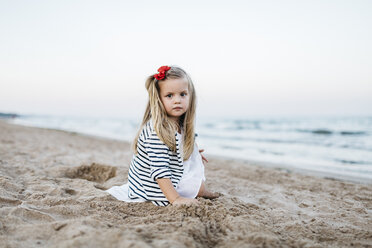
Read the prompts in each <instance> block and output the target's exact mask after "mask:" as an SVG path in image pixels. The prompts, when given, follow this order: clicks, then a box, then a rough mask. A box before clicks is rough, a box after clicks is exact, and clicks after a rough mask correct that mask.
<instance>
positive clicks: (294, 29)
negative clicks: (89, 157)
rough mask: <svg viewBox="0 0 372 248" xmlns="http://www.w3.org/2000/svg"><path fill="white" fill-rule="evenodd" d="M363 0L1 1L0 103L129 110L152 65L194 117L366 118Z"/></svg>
mask: <svg viewBox="0 0 372 248" xmlns="http://www.w3.org/2000/svg"><path fill="white" fill-rule="evenodd" d="M371 13H372V1H369V0H366V1H361V0H350V1H344V0H338V1H337V0H335V1H327V0H323V1H318V0H314V1H295V0H294V1H267V0H263V1H248V0H247V1H236V0H230V1H218V0H214V1H209V0H207V1H194V0H189V1H175V0H173V1H143V0H142V1H141V0H139V1H110V0H106V1H51V0H48V1H38V0H35V1H21V0H20V1H11V0H9V1H2V0H0V31H1V32H0V44H1V45H0V112H16V113H19V114H43V115H44V114H45V115H72V116H104V117H129V116H131V117H136V116H142V115H143V112H144V109H145V105H146V103H147V92H146V90H145V86H144V85H145V80H146V78H147V77H148V76H149V75H152V74H154V73H156V71H157V69H158V68H159V67H160V66H162V65H178V66H180V67H182V68H183V69H185V70H186V71H187V72H188V73H189V74H190V76H191V78H192V79H193V82H194V85H195V88H196V93H197V98H198V105H197V114H198V115H199V116H204V117H209V116H210V117H216V116H226V117H241V118H249V117H254V116H315V115H316V116H318V115H321V116H323V115H325V116H332V115H372V70H371V69H372V45H371V44H372V31H371V30H372V15H371Z"/></svg>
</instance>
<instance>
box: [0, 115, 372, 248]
mask: <svg viewBox="0 0 372 248" xmlns="http://www.w3.org/2000/svg"><path fill="white" fill-rule="evenodd" d="M206 151H208V148H207V147H206ZM205 155H206V156H207V157H208V158H209V160H210V162H209V163H208V164H207V165H206V178H207V182H206V185H207V187H208V188H209V189H210V190H212V191H217V192H221V193H222V194H223V196H222V197H220V198H218V199H215V200H206V199H199V205H197V206H182V207H174V206H169V207H156V206H155V205H153V204H151V203H125V202H120V201H118V200H116V199H115V198H113V197H112V196H111V195H109V194H108V193H106V192H104V191H103V190H105V189H108V188H110V187H111V186H114V185H122V184H123V183H125V182H126V181H127V176H128V166H129V162H130V159H131V151H130V149H129V144H128V143H125V142H120V141H115V140H109V139H103V138H97V137H91V136H84V135H80V134H76V133H69V132H65V131H57V130H49V129H40V128H32V127H23V126H18V125H13V124H8V123H6V122H4V121H0V247H188V248H190V247H372V184H366V183H364V184H362V183H352V182H347V181H340V180H335V179H327V178H320V177H315V176H309V175H303V174H298V173H297V172H291V171H288V170H287V169H283V170H281V169H274V168H267V167H262V166H257V165H255V164H251V163H248V162H243V161H238V160H231V159H222V158H217V157H210V156H208V153H207V152H206V154H205Z"/></svg>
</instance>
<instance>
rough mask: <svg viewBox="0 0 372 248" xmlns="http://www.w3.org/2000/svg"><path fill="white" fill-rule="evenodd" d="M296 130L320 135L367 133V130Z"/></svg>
mask: <svg viewBox="0 0 372 248" xmlns="http://www.w3.org/2000/svg"><path fill="white" fill-rule="evenodd" d="M296 131H297V132H300V133H313V134H321V135H332V134H340V135H368V132H365V131H331V130H329V129H296Z"/></svg>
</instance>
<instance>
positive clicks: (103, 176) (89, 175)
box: [66, 163, 116, 183]
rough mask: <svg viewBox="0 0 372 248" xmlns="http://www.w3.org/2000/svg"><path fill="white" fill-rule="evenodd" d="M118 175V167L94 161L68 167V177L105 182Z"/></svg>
mask: <svg viewBox="0 0 372 248" xmlns="http://www.w3.org/2000/svg"><path fill="white" fill-rule="evenodd" d="M115 175H116V167H113V166H110V165H102V164H96V163H92V164H91V165H81V166H79V167H77V168H72V169H67V171H66V177H69V178H81V179H86V180H88V181H93V182H98V183H103V182H106V181H107V180H109V179H110V178H112V177H115Z"/></svg>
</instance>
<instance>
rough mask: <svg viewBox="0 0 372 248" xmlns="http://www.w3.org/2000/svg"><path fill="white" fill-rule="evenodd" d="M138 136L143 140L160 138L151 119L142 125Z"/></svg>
mask: <svg viewBox="0 0 372 248" xmlns="http://www.w3.org/2000/svg"><path fill="white" fill-rule="evenodd" d="M140 138H142V139H143V140H149V139H151V140H154V139H155V140H160V139H159V137H158V135H157V133H156V131H155V128H154V125H153V123H152V120H151V119H150V120H148V121H147V122H146V123H145V124H144V125H143V127H142V131H141V134H140Z"/></svg>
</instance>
